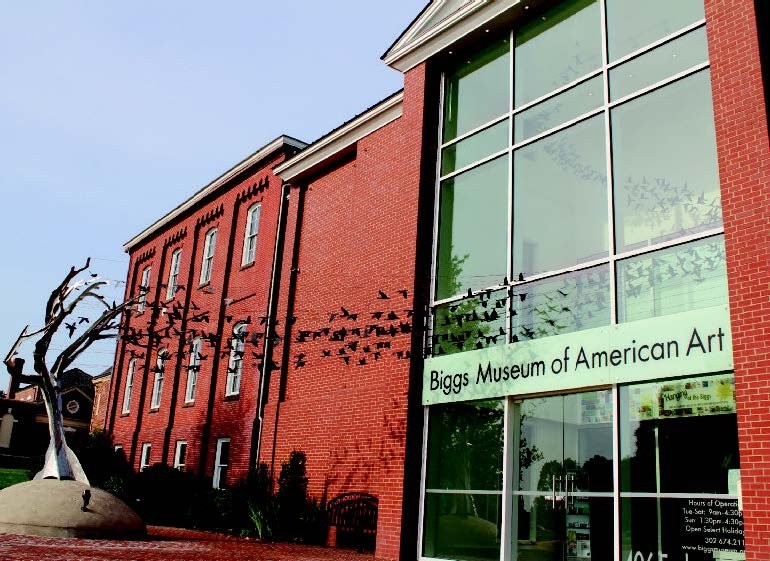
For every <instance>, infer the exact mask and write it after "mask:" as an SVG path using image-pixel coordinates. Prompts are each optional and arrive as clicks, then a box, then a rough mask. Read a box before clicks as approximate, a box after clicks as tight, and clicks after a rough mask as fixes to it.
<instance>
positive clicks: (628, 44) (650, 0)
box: [607, 0, 704, 61]
mask: <svg viewBox="0 0 770 561" xmlns="http://www.w3.org/2000/svg"><path fill="white" fill-rule="evenodd" d="M703 18H704V8H703V0H676V1H675V2H672V1H671V0H647V1H645V2H639V0H607V42H608V44H609V45H608V46H609V53H610V61H613V60H617V59H618V58H620V57H622V56H625V55H627V54H629V53H632V52H634V51H636V50H638V49H640V48H642V47H644V46H646V45H649V44H650V43H654V42H655V41H657V40H658V39H661V38H663V37H665V36H667V35H671V34H672V33H673V32H675V31H678V30H679V29H681V28H683V27H686V26H688V25H689V24H691V23H693V22H696V21H698V20H700V19H703Z"/></svg>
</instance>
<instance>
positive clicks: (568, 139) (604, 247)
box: [513, 116, 609, 277]
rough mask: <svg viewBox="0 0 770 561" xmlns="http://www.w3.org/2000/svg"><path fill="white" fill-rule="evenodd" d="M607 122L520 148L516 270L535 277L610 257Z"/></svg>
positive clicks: (516, 167) (586, 123) (515, 186)
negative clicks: (605, 145)
mask: <svg viewBox="0 0 770 561" xmlns="http://www.w3.org/2000/svg"><path fill="white" fill-rule="evenodd" d="M605 158H606V156H605V149H604V117H602V116H598V117H593V118H591V119H589V120H587V121H583V122H581V123H578V124H577V125H574V126H572V127H570V128H568V129H566V130H563V131H561V132H558V133H556V134H554V135H552V136H548V137H546V138H543V139H541V140H538V141H537V142H535V143H533V144H530V145H527V146H525V147H523V148H520V149H518V150H517V151H516V152H515V153H514V166H513V192H514V195H513V200H514V205H513V213H514V216H513V267H514V269H513V270H514V273H517V274H518V273H519V272H523V273H524V276H525V277H527V276H530V275H533V274H536V273H542V272H545V271H553V270H558V269H561V268H566V267H570V266H573V265H577V264H579V263H584V262H586V261H591V260H593V259H598V258H601V257H605V256H606V255H607V253H608V246H609V242H608V239H607V237H608V236H607V173H606V164H605V162H606V159H605Z"/></svg>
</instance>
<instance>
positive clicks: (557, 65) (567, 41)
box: [514, 0, 602, 107]
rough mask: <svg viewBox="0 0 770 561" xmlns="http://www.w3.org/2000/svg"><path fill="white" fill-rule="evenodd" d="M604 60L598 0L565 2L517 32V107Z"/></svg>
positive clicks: (567, 81) (568, 81)
mask: <svg viewBox="0 0 770 561" xmlns="http://www.w3.org/2000/svg"><path fill="white" fill-rule="evenodd" d="M601 63H602V32H601V21H600V13H599V3H598V2H596V0H569V1H567V2H562V3H561V4H560V5H559V6H557V7H556V8H554V9H553V10H551V11H549V12H546V14H545V15H543V16H540V17H538V18H537V19H535V20H533V21H532V22H531V23H529V24H527V25H525V26H524V27H522V28H521V29H520V30H519V31H518V33H517V34H516V61H515V64H516V75H515V78H514V80H515V81H514V92H515V93H514V104H515V106H516V107H521V106H522V105H524V104H526V103H529V102H530V101H532V100H534V99H537V98H538V97H540V96H542V95H544V94H546V93H548V92H550V91H553V90H555V89H556V88H559V87H561V86H563V85H565V84H569V83H570V82H572V81H574V80H576V79H578V78H580V77H581V76H585V75H586V74H588V73H589V72H590V71H592V70H595V69H597V68H599V66H600V65H601Z"/></svg>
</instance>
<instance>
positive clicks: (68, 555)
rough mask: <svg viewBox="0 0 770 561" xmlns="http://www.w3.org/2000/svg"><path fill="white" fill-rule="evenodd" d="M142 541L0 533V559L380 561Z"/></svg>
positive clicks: (155, 537) (274, 547)
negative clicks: (40, 536) (39, 536)
mask: <svg viewBox="0 0 770 561" xmlns="http://www.w3.org/2000/svg"><path fill="white" fill-rule="evenodd" d="M148 533H149V536H148V538H147V539H145V540H141V541H140V540H136V541H117V540H78V539H63V538H37V537H31V536H17V535H12V534H0V561H108V560H109V561H112V560H120V561H379V560H377V559H376V558H375V557H374V556H373V555H372V554H366V553H357V552H355V551H352V550H346V549H335V548H326V547H317V546H305V545H295V544H285V543H265V542H260V541H257V540H252V539H246V538H234V537H231V536H224V535H220V534H212V533H208V532H197V531H194V530H183V529H179V528H162V527H157V526H151V527H149V528H148Z"/></svg>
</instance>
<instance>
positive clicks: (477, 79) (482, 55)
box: [443, 39, 510, 142]
mask: <svg viewBox="0 0 770 561" xmlns="http://www.w3.org/2000/svg"><path fill="white" fill-rule="evenodd" d="M509 84H510V46H509V43H508V40H507V39H502V40H499V41H496V42H494V43H492V44H491V45H490V46H488V47H487V48H485V49H483V50H481V51H479V52H477V53H475V54H473V55H471V56H470V57H468V58H467V59H464V60H463V61H462V62H461V63H460V64H458V66H457V67H456V68H455V69H454V70H451V71H449V72H448V73H447V78H446V90H445V94H444V96H445V100H444V136H443V139H444V142H446V141H448V140H451V139H453V138H455V137H456V136H459V135H461V134H463V133H466V132H468V131H469V130H472V129H474V128H476V127H478V126H481V125H483V124H484V123H487V122H489V121H491V120H492V119H494V118H495V117H498V116H500V115H502V114H503V113H505V112H507V111H508V110H509V109H510V88H509Z"/></svg>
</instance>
